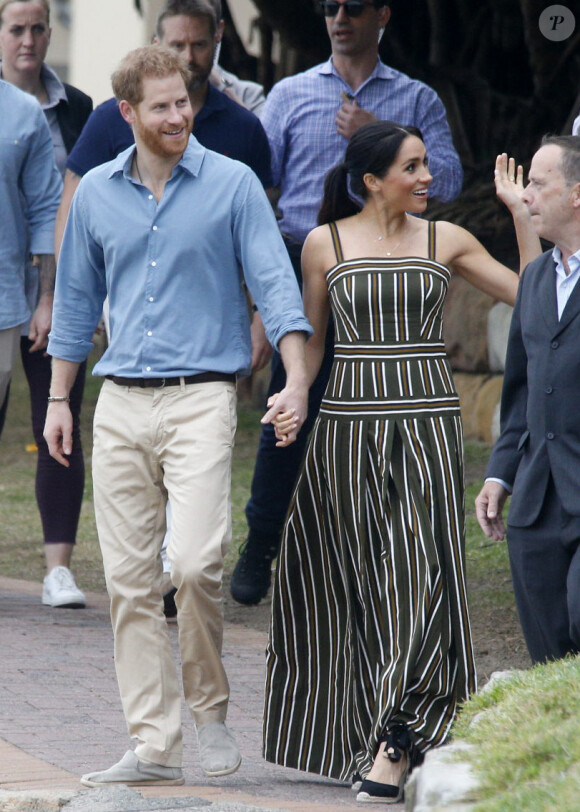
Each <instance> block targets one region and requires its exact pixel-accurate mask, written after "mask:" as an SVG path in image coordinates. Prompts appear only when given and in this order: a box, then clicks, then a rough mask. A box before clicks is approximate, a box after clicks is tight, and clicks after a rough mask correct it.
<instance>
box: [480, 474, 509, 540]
mask: <svg viewBox="0 0 580 812" xmlns="http://www.w3.org/2000/svg"><path fill="white" fill-rule="evenodd" d="M508 496H509V494H508V492H507V491H506V489H505V488H504V487H503V485H501V484H500V483H499V482H493V481H492V480H488V481H487V482H485V483H484V485H483V488H482V489H481V490H480V492H479V494H478V495H477V497H476V499H475V514H476V516H477V521H478V522H479V526H480V527H481V529H482V530H483V532H484V533H485V535H486V536H487V537H488V538H491V539H493V540H494V541H501V540H502V539H503V538H504V537H505V525H504V523H503V518H502V510H503V506H504V503H505V500H506V499H507V497H508Z"/></svg>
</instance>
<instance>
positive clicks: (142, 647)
mask: <svg viewBox="0 0 580 812" xmlns="http://www.w3.org/2000/svg"><path fill="white" fill-rule="evenodd" d="M235 429H236V394H235V386H234V384H232V383H226V382H211V383H198V384H183V383H182V384H181V386H172V387H167V388H155V389H141V388H139V387H126V386H118V385H117V384H115V383H113V382H112V381H108V380H106V381H105V382H104V384H103V387H102V390H101V394H100V396H99V401H98V404H97V408H96V411H95V420H94V449H93V481H94V502H95V515H96V520H97V530H98V534H99V541H100V545H101V551H102V555H103V563H104V568H105V577H106V581H107V589H108V591H109V596H110V599H111V620H112V625H113V634H114V639H115V665H116V670H117V679H118V683H119V690H120V694H121V700H122V703H123V710H124V713H125V719H126V721H127V726H128V729H129V733H130V735H131V736H132V737H134V738H136V739H137V741H138V743H137V747H136V748H135V752H136V754H137V755H138V757H139V758H141V759H142V760H144V761H150V762H154V763H157V764H163V765H166V766H168V767H180V766H181V760H182V734H181V697H180V690H179V680H178V674H177V669H176V665H175V662H174V659H173V655H172V651H171V642H170V636H169V633H168V629H167V624H166V621H165V618H164V615H163V600H162V569H163V567H162V562H161V556H160V550H161V544H162V542H163V537H164V534H165V506H166V501H167V499H169V502H170V505H171V511H172V527H171V539H170V542H169V546H168V550H167V552H168V556H169V559H170V561H171V567H172V580H173V583H174V585H175V586H176V587H177V594H176V603H177V608H178V622H179V647H180V651H181V661H182V676H183V686H184V693H185V700H186V703H187V706H188V707H189V710H190V712H191V714H192V716H193V718H194V720H195V722H196V723H197V724H205V723H207V722H214V721H223V720H225V718H226V713H227V706H228V697H229V685H228V680H227V676H226V673H225V670H224V667H223V664H222V660H221V647H222V632H223V608H222V573H223V557H224V554H225V552H226V550H227V547H228V545H229V543H230V540H231V458H232V449H233V441H234V434H235Z"/></svg>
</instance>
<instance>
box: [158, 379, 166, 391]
mask: <svg viewBox="0 0 580 812" xmlns="http://www.w3.org/2000/svg"><path fill="white" fill-rule="evenodd" d="M166 380H167V378H161V383H160V384H159V386H160V388H161V389H163V388H164V387H165V381H166Z"/></svg>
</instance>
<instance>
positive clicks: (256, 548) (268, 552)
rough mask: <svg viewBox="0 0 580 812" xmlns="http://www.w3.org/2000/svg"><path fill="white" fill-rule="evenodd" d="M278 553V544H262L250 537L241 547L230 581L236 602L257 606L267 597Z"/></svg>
mask: <svg viewBox="0 0 580 812" xmlns="http://www.w3.org/2000/svg"><path fill="white" fill-rule="evenodd" d="M277 553H278V545H277V544H272V543H267V544H261V543H259V542H256V541H255V539H251V537H250V536H248V539H247V541H246V542H245V543H244V544H243V545H242V546H241V547H240V557H239V558H238V563H237V564H236V566H235V567H234V571H233V573H232V577H231V580H230V592H231V595H232V598H233V599H234V600H235V601H237V602H238V603H243V604H245V605H246V606H255V605H256V604H258V603H260V601H261V600H262V598H265V597H266V594H267V592H268V589H269V588H270V582H271V580H272V561H273V560H274V558H276V555H277Z"/></svg>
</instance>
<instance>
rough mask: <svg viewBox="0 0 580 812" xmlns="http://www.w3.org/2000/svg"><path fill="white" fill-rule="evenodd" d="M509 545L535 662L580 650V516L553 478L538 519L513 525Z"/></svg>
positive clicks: (518, 599) (521, 613)
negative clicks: (569, 507) (565, 504)
mask: <svg viewBox="0 0 580 812" xmlns="http://www.w3.org/2000/svg"><path fill="white" fill-rule="evenodd" d="M507 538H508V549H509V555H510V564H511V570H512V578H513V584H514V592H515V596H516V604H517V607H518V613H519V617H520V622H521V625H522V630H523V633H524V637H525V640H526V644H527V647H528V651H529V652H530V657H531V658H532V662H534V663H541V662H545V661H546V660H554V659H558V658H560V657H564V656H565V655H566V654H568V653H572V654H577V653H578V651H580V516H570V515H569V514H567V513H566V512H565V511H564V510H563V508H562V505H561V503H560V499H559V498H558V494H557V493H556V489H555V487H554V483H553V480H552V478H551V477H550V481H549V485H548V488H547V491H546V496H545V499H544V504H543V507H542V510H541V511H540V515H539V517H538V519H537V520H536V521H535V522H534V524H533V525H530V526H529V527H514V526H512V525H508V533H507Z"/></svg>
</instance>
